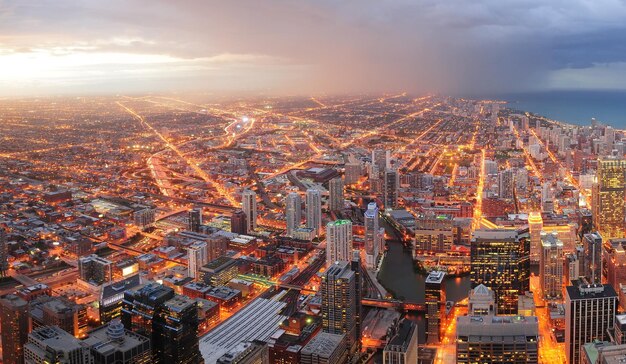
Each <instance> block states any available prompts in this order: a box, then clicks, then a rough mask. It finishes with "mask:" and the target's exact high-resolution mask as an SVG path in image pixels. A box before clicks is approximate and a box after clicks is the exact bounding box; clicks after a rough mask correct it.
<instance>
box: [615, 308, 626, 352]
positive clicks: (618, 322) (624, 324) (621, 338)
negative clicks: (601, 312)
mask: <svg viewBox="0 0 626 364" xmlns="http://www.w3.org/2000/svg"><path fill="white" fill-rule="evenodd" d="M613 334H614V335H613V341H615V343H616V344H618V345H621V344H626V314H624V313H622V314H618V315H615V323H614V324H613Z"/></svg>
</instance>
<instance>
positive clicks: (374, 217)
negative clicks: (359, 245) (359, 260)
mask: <svg viewBox="0 0 626 364" xmlns="http://www.w3.org/2000/svg"><path fill="white" fill-rule="evenodd" d="M363 215H364V219H365V265H366V266H367V267H368V268H374V267H375V266H376V261H377V260H378V255H379V254H380V251H379V250H378V248H379V246H380V244H379V242H378V238H379V235H378V230H379V227H378V206H377V205H376V202H370V203H369V204H368V205H367V210H366V211H365V213H364V214H363Z"/></svg>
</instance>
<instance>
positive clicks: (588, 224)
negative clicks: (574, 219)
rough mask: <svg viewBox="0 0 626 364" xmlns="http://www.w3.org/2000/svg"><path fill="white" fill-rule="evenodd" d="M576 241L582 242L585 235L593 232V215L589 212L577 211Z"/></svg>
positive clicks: (584, 210) (585, 210)
mask: <svg viewBox="0 0 626 364" xmlns="http://www.w3.org/2000/svg"><path fill="white" fill-rule="evenodd" d="M577 214H578V231H577V235H578V240H582V239H583V236H584V235H585V234H589V233H590V232H593V215H592V214H591V211H590V210H587V209H580V210H578V213H577Z"/></svg>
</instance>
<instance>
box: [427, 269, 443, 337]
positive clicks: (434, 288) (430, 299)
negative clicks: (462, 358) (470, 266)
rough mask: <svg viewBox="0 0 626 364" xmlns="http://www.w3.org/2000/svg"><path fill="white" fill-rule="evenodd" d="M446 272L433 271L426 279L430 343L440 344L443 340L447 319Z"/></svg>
mask: <svg viewBox="0 0 626 364" xmlns="http://www.w3.org/2000/svg"><path fill="white" fill-rule="evenodd" d="M445 276H446V274H445V272H442V271H433V272H431V273H430V274H429V275H428V276H427V277H426V282H425V303H426V325H427V326H426V336H427V339H428V342H429V343H435V344H437V343H439V342H440V340H441V339H442V338H443V334H444V331H443V329H444V325H443V321H444V319H445V317H446V311H445V310H446V292H445V290H444V287H443V278H444V277H445Z"/></svg>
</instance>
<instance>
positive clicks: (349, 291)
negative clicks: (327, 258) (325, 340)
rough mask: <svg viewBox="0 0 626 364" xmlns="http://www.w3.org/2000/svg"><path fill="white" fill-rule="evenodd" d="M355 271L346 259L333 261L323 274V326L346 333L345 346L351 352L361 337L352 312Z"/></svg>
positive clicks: (354, 311)
mask: <svg viewBox="0 0 626 364" xmlns="http://www.w3.org/2000/svg"><path fill="white" fill-rule="evenodd" d="M356 285H357V281H356V274H355V272H354V271H352V269H351V268H350V263H349V262H346V261H342V262H333V263H332V264H331V265H330V266H329V267H328V269H327V270H326V272H324V275H322V283H321V287H320V289H321V292H322V329H323V330H324V332H328V333H331V334H346V336H347V338H348V348H350V352H351V353H354V352H355V351H356V348H357V346H358V341H359V338H360V335H359V333H358V332H357V329H356V328H357V325H356V319H355V315H356V312H357V304H358V301H359V300H358V297H357V296H356Z"/></svg>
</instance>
